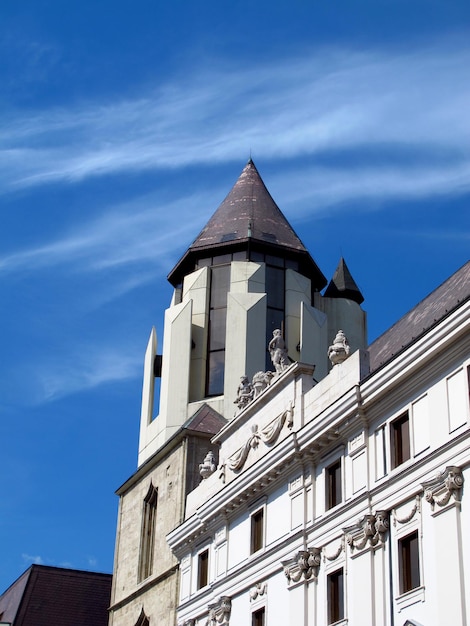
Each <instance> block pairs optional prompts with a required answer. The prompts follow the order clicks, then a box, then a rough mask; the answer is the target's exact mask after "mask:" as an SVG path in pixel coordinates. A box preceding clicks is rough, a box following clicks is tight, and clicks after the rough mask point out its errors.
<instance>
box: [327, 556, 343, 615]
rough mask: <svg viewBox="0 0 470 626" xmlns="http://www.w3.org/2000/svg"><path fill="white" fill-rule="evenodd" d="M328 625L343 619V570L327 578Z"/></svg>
mask: <svg viewBox="0 0 470 626" xmlns="http://www.w3.org/2000/svg"><path fill="white" fill-rule="evenodd" d="M327 596H328V624H334V623H335V622H338V621H339V620H340V619H344V576H343V569H342V568H341V569H339V570H337V571H336V572H333V573H332V574H330V575H329V576H328V578H327Z"/></svg>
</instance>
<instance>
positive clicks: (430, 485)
mask: <svg viewBox="0 0 470 626" xmlns="http://www.w3.org/2000/svg"><path fill="white" fill-rule="evenodd" d="M463 482H464V478H463V474H462V470H461V469H460V467H457V466H456V465H448V466H447V467H446V468H445V470H443V471H442V472H439V473H438V474H437V475H436V476H435V477H434V478H432V479H431V480H427V481H426V482H424V483H422V486H423V488H424V497H425V499H426V501H427V502H429V504H430V505H431V507H432V509H433V510H434V507H435V505H436V504H437V505H438V506H446V505H447V504H449V502H450V499H451V498H452V497H453V498H454V501H455V502H460V500H461V498H462V487H463Z"/></svg>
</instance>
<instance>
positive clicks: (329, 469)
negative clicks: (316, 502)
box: [324, 456, 344, 511]
mask: <svg viewBox="0 0 470 626" xmlns="http://www.w3.org/2000/svg"><path fill="white" fill-rule="evenodd" d="M324 474H325V511H330V510H331V509H333V508H334V507H335V506H338V505H339V504H341V503H342V502H344V492H343V458H342V456H340V457H338V458H337V459H335V460H334V461H333V462H332V463H329V464H328V465H327V466H326V467H325V470H324ZM338 474H339V476H338Z"/></svg>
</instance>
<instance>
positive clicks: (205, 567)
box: [197, 550, 209, 589]
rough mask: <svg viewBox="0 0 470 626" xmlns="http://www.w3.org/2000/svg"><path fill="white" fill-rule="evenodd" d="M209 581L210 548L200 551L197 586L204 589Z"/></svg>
mask: <svg viewBox="0 0 470 626" xmlns="http://www.w3.org/2000/svg"><path fill="white" fill-rule="evenodd" d="M208 582H209V550H204V551H203V552H200V553H199V555H198V558H197V588H198V589H202V588H203V587H205V586H206V585H207V583H208Z"/></svg>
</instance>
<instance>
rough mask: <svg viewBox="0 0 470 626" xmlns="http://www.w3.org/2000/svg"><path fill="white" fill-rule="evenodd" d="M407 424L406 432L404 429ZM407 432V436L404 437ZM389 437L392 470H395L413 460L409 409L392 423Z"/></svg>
mask: <svg viewBox="0 0 470 626" xmlns="http://www.w3.org/2000/svg"><path fill="white" fill-rule="evenodd" d="M405 424H406V430H404V429H403V426H404V425H405ZM405 432H406V435H405V436H404V433H405ZM389 435H390V470H394V469H396V468H397V467H400V466H401V465H403V464H404V463H406V462H407V461H409V460H410V459H411V458H413V452H412V448H411V441H412V436H411V419H410V411H409V410H408V409H406V410H405V411H403V412H402V413H401V414H400V415H398V416H397V417H395V418H394V419H393V420H391V421H390V424H389ZM406 454H408V456H406Z"/></svg>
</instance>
